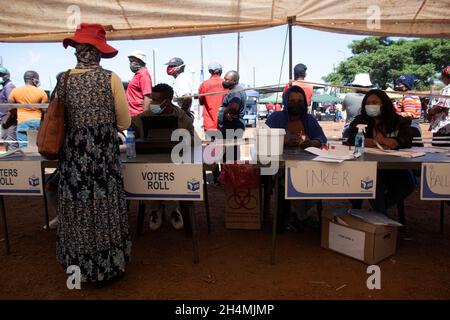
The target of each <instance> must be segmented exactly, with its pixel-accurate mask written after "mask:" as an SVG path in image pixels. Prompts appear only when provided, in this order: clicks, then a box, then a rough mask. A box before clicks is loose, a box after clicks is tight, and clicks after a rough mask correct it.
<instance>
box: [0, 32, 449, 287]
mask: <svg viewBox="0 0 450 320" xmlns="http://www.w3.org/2000/svg"><path fill="white" fill-rule="evenodd" d="M63 45H64V47H65V48H67V47H68V46H71V47H73V48H75V56H76V64H75V67H74V68H71V69H70V70H68V71H67V72H64V73H61V74H60V75H59V76H58V83H57V86H56V89H55V91H54V92H53V94H52V95H53V96H57V97H58V98H60V99H62V100H63V101H64V107H65V110H66V111H65V112H66V115H65V128H66V136H65V142H64V147H63V151H62V154H61V158H60V161H59V164H58V169H57V174H55V175H53V176H52V178H51V179H52V181H51V182H52V183H48V187H51V188H53V191H54V192H53V195H54V199H53V201H51V203H54V205H55V207H56V208H57V210H56V212H57V220H55V221H57V223H56V222H55V225H56V224H57V225H58V227H57V258H58V261H59V262H60V263H61V264H62V266H63V267H64V268H65V269H66V268H67V267H68V266H70V265H78V266H80V268H81V271H82V276H83V280H84V281H90V282H94V283H98V284H100V285H102V284H106V283H109V282H111V281H114V280H116V279H118V278H120V277H121V276H122V275H123V273H124V272H125V267H126V263H127V261H128V260H129V258H130V255H131V238H130V231H129V225H128V214H127V203H126V198H125V193H124V189H123V177H122V172H121V164H120V151H119V144H120V138H119V135H118V132H120V131H124V130H126V129H127V128H129V127H130V126H131V127H132V128H134V130H135V132H136V136H137V137H142V136H143V124H142V118H143V117H146V116H150V115H151V116H158V115H161V116H162V115H171V116H174V117H176V118H177V119H178V127H179V128H184V129H187V130H189V131H190V132H191V134H192V135H193V133H194V127H193V112H192V110H191V106H192V102H193V99H194V98H198V100H199V104H200V105H201V106H203V112H202V113H203V130H205V131H209V130H219V131H221V132H222V134H223V135H225V134H226V131H227V130H237V129H242V130H244V129H245V121H244V115H245V104H246V100H247V98H246V93H245V90H244V88H243V87H242V86H241V85H240V84H239V80H240V76H239V73H238V72H237V71H233V70H230V71H228V72H226V73H225V74H224V76H223V78H222V66H221V65H220V64H219V63H217V62H212V63H210V64H209V66H208V70H209V73H210V74H211V77H210V78H209V79H207V80H206V81H204V82H203V83H201V85H200V87H199V90H198V95H197V94H194V92H193V91H194V90H193V87H192V83H191V81H190V79H189V77H188V76H187V75H186V74H185V73H184V70H185V63H184V61H183V60H182V59H181V58H178V57H174V58H172V59H170V60H169V61H168V62H167V63H166V65H167V70H166V71H167V74H168V75H170V76H172V77H173V78H174V83H173V86H170V85H168V84H162V83H161V84H157V85H154V84H153V83H152V77H151V75H150V72H149V70H148V69H147V67H146V63H147V57H146V54H145V53H144V52H142V51H140V50H134V51H133V52H132V53H131V54H130V55H129V56H128V59H129V64H130V70H131V71H132V72H133V73H134V76H133V78H132V79H131V81H130V82H129V83H128V85H127V86H126V88H124V86H123V82H122V81H121V79H120V78H119V77H118V76H117V75H116V74H115V73H114V72H112V71H109V70H106V69H103V68H102V67H101V66H100V62H101V59H111V58H113V57H115V56H116V55H117V53H118V52H117V50H116V49H115V48H113V47H111V46H110V45H109V44H108V43H107V42H106V37H105V30H104V29H103V27H102V26H101V25H96V24H81V25H80V28H78V29H77V31H76V33H75V35H74V36H73V37H69V38H66V39H64V41H63ZM306 70H307V67H306V66H305V65H304V64H298V65H296V66H295V68H294V70H293V71H294V78H295V79H294V81H292V82H290V83H288V84H286V87H285V88H284V90H283V106H280V107H278V108H276V110H274V111H273V112H272V113H271V114H270V116H269V117H268V119H267V121H266V124H267V125H268V126H269V127H270V128H281V129H285V130H286V136H285V141H284V143H285V145H286V147H288V148H301V149H305V148H308V147H318V148H320V147H322V146H324V145H326V144H327V138H326V136H325V134H324V131H323V130H322V128H321V126H320V123H319V122H318V121H317V120H316V119H315V118H314V117H313V116H312V115H310V114H309V113H308V106H309V105H310V103H311V98H312V95H313V87H312V86H311V85H310V84H307V83H305V82H303V81H304V79H305V77H306ZM441 80H442V82H443V83H444V84H445V86H446V87H445V88H444V89H443V90H442V95H449V96H450V67H446V68H444V69H443V70H442V77H441ZM0 81H1V82H0V84H1V85H2V89H1V91H0V102H1V103H19V104H38V103H45V102H47V101H48V98H47V95H46V94H45V92H44V91H43V90H42V89H40V88H39V74H38V73H37V72H35V71H27V72H26V73H25V74H24V82H25V85H24V86H20V87H17V88H15V86H14V85H13V84H12V82H11V80H10V72H9V71H8V70H7V69H6V68H4V67H1V68H0ZM352 86H354V87H357V90H356V91H355V92H354V93H349V94H347V95H346V97H345V99H344V101H343V110H344V111H345V112H346V115H347V117H346V122H345V126H344V129H343V134H342V135H343V141H344V142H345V143H347V144H350V145H352V144H354V140H355V136H356V134H357V127H356V126H357V125H358V124H366V125H367V131H366V146H367V147H374V146H378V145H379V146H382V147H383V148H385V149H399V148H409V147H411V145H412V141H413V137H415V136H420V135H421V131H420V126H419V125H418V124H419V123H418V119H419V117H420V108H421V104H420V99H419V98H418V97H417V96H414V95H409V94H405V95H404V96H403V98H402V99H401V100H400V101H398V102H397V103H395V104H394V103H393V102H392V101H391V99H390V98H389V97H388V96H387V94H386V93H385V92H384V91H382V90H378V89H371V90H369V89H370V88H371V87H372V83H371V81H370V76H369V75H368V74H358V75H356V76H355V80H354V81H353V83H352ZM413 87H414V78H413V77H412V76H410V75H402V76H400V77H399V78H398V79H396V80H395V89H396V90H398V91H400V92H405V91H409V90H412V89H413ZM216 93H217V94H216ZM449 108H450V99H445V98H441V99H439V100H437V101H436V103H435V105H434V106H433V107H432V108H431V110H430V112H429V114H428V116H429V119H430V130H432V131H433V137H435V138H439V139H438V140H436V141H438V144H439V145H441V146H450V118H449V116H448V110H449ZM0 116H1V117H2V138H3V139H4V140H5V141H6V143H5V145H6V148H7V149H8V150H13V149H14V148H17V147H22V146H23V145H26V141H27V136H26V134H27V131H28V130H30V129H37V128H38V127H39V123H40V121H41V118H42V113H41V109H38V108H31V107H23V108H17V109H9V108H6V109H1V110H0ZM217 176H218V171H217V169H216V170H215V173H214V177H215V180H216V178H217ZM216 181H217V180H216ZM415 186H416V184H415V179H414V175H413V173H412V172H411V171H409V170H391V171H380V172H379V173H378V177H377V190H376V199H375V200H373V201H371V205H372V207H373V209H374V210H377V211H379V212H383V213H386V212H387V209H388V208H389V207H390V206H393V205H395V204H396V203H398V202H399V201H401V200H403V199H405V198H406V197H407V196H408V195H409V194H410V193H411V192H412V191H413V190H414V188H415ZM50 194H51V193H50ZM313 205H314V202H313V201H293V202H292V203H291V208H292V210H291V212H292V216H289V217H288V219H286V221H287V223H289V222H290V221H292V219H297V220H298V221H305V220H310V217H308V214H307V213H308V210H309V209H310V208H311V207H312V206H313ZM147 207H148V208H149V215H150V229H151V230H157V229H159V228H160V227H161V224H162V221H163V212H164V210H165V209H167V210H169V211H170V213H171V220H172V224H173V226H174V227H175V228H176V229H181V228H183V218H182V215H181V213H180V209H179V207H178V205H177V204H176V203H173V202H172V203H168V202H161V201H150V202H148V203H147Z"/></svg>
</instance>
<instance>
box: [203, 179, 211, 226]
mask: <svg viewBox="0 0 450 320" xmlns="http://www.w3.org/2000/svg"><path fill="white" fill-rule="evenodd" d="M203 194H204V197H205V212H206V224H207V228H208V234H211V217H210V211H209V195H208V184H207V183H206V171H205V170H203Z"/></svg>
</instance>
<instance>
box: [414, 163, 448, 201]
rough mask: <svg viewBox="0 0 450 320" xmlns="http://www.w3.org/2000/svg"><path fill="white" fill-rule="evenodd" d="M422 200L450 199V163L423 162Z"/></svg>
mask: <svg viewBox="0 0 450 320" xmlns="http://www.w3.org/2000/svg"><path fill="white" fill-rule="evenodd" d="M420 181H421V186H420V199H421V200H441V201H442V200H450V163H422V177H421V179H420Z"/></svg>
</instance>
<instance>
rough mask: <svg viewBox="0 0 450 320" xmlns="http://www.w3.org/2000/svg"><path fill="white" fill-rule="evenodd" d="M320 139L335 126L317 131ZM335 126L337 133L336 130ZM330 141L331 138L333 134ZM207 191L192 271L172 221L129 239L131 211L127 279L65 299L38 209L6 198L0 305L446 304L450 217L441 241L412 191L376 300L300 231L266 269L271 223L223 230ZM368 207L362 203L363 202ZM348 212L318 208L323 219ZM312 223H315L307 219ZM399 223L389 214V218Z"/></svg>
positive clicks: (213, 192)
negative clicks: (404, 230) (7, 247)
mask: <svg viewBox="0 0 450 320" xmlns="http://www.w3.org/2000/svg"><path fill="white" fill-rule="evenodd" d="M322 125H323V127H324V128H325V129H326V130H325V131H326V133H327V136H333V135H338V126H339V124H335V123H322ZM341 125H342V124H340V126H341ZM335 133H336V134H335ZM208 188H209V190H210V202H211V215H212V233H211V235H208V234H207V231H206V219H205V212H204V207H203V205H202V204H200V203H198V204H196V205H195V210H196V215H197V220H198V224H199V250H200V263H199V264H194V263H193V262H192V241H191V239H190V238H186V237H185V235H184V233H183V232H180V231H175V230H174V229H173V228H172V227H171V225H170V221H169V219H166V221H165V223H164V225H163V227H162V229H161V230H159V231H157V232H150V231H149V229H148V225H147V222H148V217H147V219H146V226H145V230H144V234H143V236H141V237H140V238H139V239H137V238H136V237H135V232H134V231H135V229H136V216H137V205H136V204H135V203H133V204H132V206H131V210H130V225H131V228H132V231H133V248H132V261H131V262H130V263H129V265H128V267H127V272H126V274H125V277H124V278H123V279H122V280H121V281H119V282H117V283H115V284H113V285H111V286H109V287H106V288H103V289H98V288H95V287H92V286H89V285H85V286H83V288H82V290H72V291H71V290H68V289H67V287H66V280H67V277H66V274H65V273H64V271H63V270H62V268H61V266H60V265H59V264H58V263H57V261H56V258H55V232H54V231H45V230H43V229H42V225H43V222H44V207H43V199H42V198H39V197H5V203H6V208H7V213H8V214H7V219H8V226H9V234H10V240H11V246H12V254H11V255H9V256H5V255H4V251H3V243H2V242H0V299H236V300H241V299H449V298H450V207H448V206H447V207H446V215H445V230H444V234H443V235H441V234H439V202H431V201H420V200H419V194H418V192H417V191H416V192H415V193H414V194H413V195H411V196H410V197H409V198H408V199H407V201H406V203H405V207H406V208H405V211H406V219H407V225H408V228H409V234H410V237H411V239H404V237H401V236H400V237H399V240H398V245H397V253H396V255H395V256H393V257H391V258H388V259H386V260H385V261H383V262H381V263H380V264H379V266H380V268H381V286H382V289H381V290H368V289H367V287H366V281H367V278H368V276H369V275H368V274H367V273H366V269H367V266H366V265H365V264H363V263H361V262H359V261H356V260H353V259H351V258H348V257H345V256H342V255H339V254H337V253H334V252H331V251H328V250H325V249H322V248H321V247H320V232H319V231H314V230H310V229H304V230H302V231H301V232H299V233H295V232H292V231H288V232H286V233H284V234H281V235H279V237H278V242H277V264H276V265H271V264H270V245H271V230H272V229H271V219H270V218H269V220H268V221H267V222H266V223H265V224H264V226H263V228H262V230H260V231H246V230H227V229H225V227H224V213H223V208H224V189H223V186H220V187H218V186H214V185H209V186H208ZM365 203H366V202H365ZM335 207H348V203H347V202H345V201H325V202H324V210H329V209H331V208H335ZM313 214H315V212H314V210H313ZM390 214H391V216H392V217H393V218H396V210H395V209H394V210H392V211H390Z"/></svg>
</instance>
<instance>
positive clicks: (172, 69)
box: [167, 64, 184, 76]
mask: <svg viewBox="0 0 450 320" xmlns="http://www.w3.org/2000/svg"><path fill="white" fill-rule="evenodd" d="M182 66H184V64H182V65H181V66H177V67H171V66H168V67H167V74H168V75H169V76H173V75H174V74H175V73H177V71H178V69H179V68H181V67H182Z"/></svg>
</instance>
